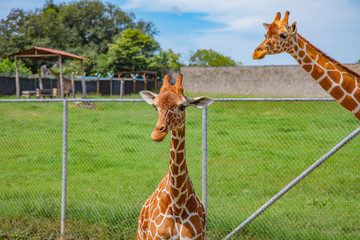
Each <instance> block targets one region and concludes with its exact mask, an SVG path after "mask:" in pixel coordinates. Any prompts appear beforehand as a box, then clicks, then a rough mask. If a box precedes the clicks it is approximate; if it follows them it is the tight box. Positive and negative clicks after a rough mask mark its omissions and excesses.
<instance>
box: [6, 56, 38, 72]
mask: <svg viewBox="0 0 360 240" xmlns="http://www.w3.org/2000/svg"><path fill="white" fill-rule="evenodd" d="M18 69H19V73H28V74H31V71H30V68H27V67H26V66H25V65H24V64H23V63H22V62H21V61H20V60H19V61H18ZM15 71H16V70H15V61H10V60H9V59H8V58H4V59H0V73H14V72H15Z"/></svg>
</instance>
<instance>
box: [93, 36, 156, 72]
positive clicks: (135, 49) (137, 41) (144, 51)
mask: <svg viewBox="0 0 360 240" xmlns="http://www.w3.org/2000/svg"><path fill="white" fill-rule="evenodd" d="M158 49H159V45H158V43H157V42H156V41H155V40H154V39H153V38H151V36H150V35H146V34H144V33H143V32H142V31H140V30H139V29H135V30H133V29H126V30H124V31H123V33H122V34H121V36H120V38H118V39H117V40H116V41H115V43H113V44H109V52H108V54H107V55H106V56H102V57H101V58H100V59H101V60H104V59H105V58H107V61H106V62H107V64H106V67H107V69H108V70H110V71H113V72H118V71H135V70H137V71H139V70H146V69H147V68H149V67H150V66H151V59H152V57H153V54H154V52H155V51H156V50H158Z"/></svg>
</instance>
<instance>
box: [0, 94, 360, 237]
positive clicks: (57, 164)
mask: <svg viewBox="0 0 360 240" xmlns="http://www.w3.org/2000/svg"><path fill="white" fill-rule="evenodd" d="M0 116H1V118H0V134H1V138H0V150H1V151H0V152H1V153H0V203H1V204H0V237H5V238H6V237H8V238H14V237H23V238H24V237H25V238H26V237H30V238H34V237H35V238H37V237H44V236H45V237H49V235H50V236H57V237H58V236H59V234H60V235H62V236H64V237H65V238H97V239H101V238H104V239H108V238H118V239H134V238H135V236H136V224H137V217H138V214H139V212H140V208H141V206H142V204H143V202H144V201H145V200H146V198H147V197H148V196H149V195H150V194H151V192H152V191H153V190H154V189H155V187H156V186H157V183H158V182H159V181H160V179H161V178H162V177H163V175H164V174H165V172H166V171H167V167H168V165H167V163H168V162H167V159H168V157H169V146H168V141H166V139H165V141H163V142H162V143H155V142H153V141H151V139H150V137H149V135H150V132H151V129H152V128H153V126H154V124H155V123H156V113H155V112H154V111H153V109H151V108H150V107H148V106H147V105H146V104H144V103H143V100H141V99H65V100H59V99H54V100H48V99H46V100H45V99H38V100H27V99H1V100H0ZM201 116H202V117H201ZM201 119H202V120H201ZM357 127H359V123H358V120H357V119H355V118H353V116H352V115H351V114H348V113H347V112H346V111H345V110H343V109H342V108H341V106H339V105H338V104H336V103H335V102H333V101H332V100H331V99H303V98H296V99H291V98H290V99H283V98H280V99H273V98H239V99H216V102H215V103H214V104H213V105H211V106H210V107H209V109H204V110H203V112H201V111H199V110H198V109H191V108H189V109H188V110H187V136H186V142H187V146H188V147H187V152H186V153H187V162H188V167H189V171H190V176H191V179H192V181H193V183H194V186H195V189H196V191H197V194H198V195H199V196H201V195H202V200H203V201H204V205H205V206H206V208H207V214H208V217H207V239H221V238H224V237H226V236H227V238H230V237H233V238H235V239H236V237H239V239H243V238H244V237H245V238H254V239H299V238H300V239H304V238H306V239H340V238H341V239H354V238H359V237H360V235H359V226H360V222H359V221H360V220H359V219H360V214H359V212H360V211H359V210H360V209H359V206H358V204H357V203H358V200H359V198H360V192H359V184H360V178H359V175H360V173H359V170H358V168H357V166H358V159H359V155H358V150H357V149H358V148H359V145H360V144H359V141H358V139H355V140H354V141H352V142H351V143H349V144H348V145H347V146H346V148H345V149H343V150H340V151H339V152H338V153H337V154H336V155H334V156H333V157H332V158H331V160H329V161H328V164H326V165H325V167H324V166H322V167H321V168H319V169H318V170H317V171H316V172H314V173H313V174H311V175H310V176H308V177H307V178H306V180H305V181H304V183H301V184H300V185H299V186H296V189H294V190H293V191H291V192H289V193H288V194H286V195H285V196H284V197H283V199H282V200H281V201H279V202H278V203H277V204H276V205H275V206H274V207H273V208H271V209H269V210H268V211H267V212H265V213H264V214H262V215H261V216H259V217H258V219H257V220H256V221H254V222H253V223H252V224H251V225H247V226H246V228H242V227H241V228H242V230H241V231H239V233H240V234H237V235H235V232H237V231H238V230H239V229H240V228H239V227H237V225H238V224H239V222H242V221H243V220H245V219H247V218H248V217H249V216H250V215H252V214H253V213H254V212H255V213H256V209H258V208H259V207H260V206H261V205H262V204H263V203H264V202H266V201H267V200H268V199H270V198H272V196H274V195H276V193H278V192H279V190H281V188H282V187H283V186H285V185H287V184H288V183H289V182H290V181H291V180H292V179H294V178H295V177H296V176H298V175H299V173H301V172H302V171H303V170H304V169H305V168H306V167H307V166H309V165H310V164H311V163H312V162H313V161H314V160H316V159H319V158H321V156H322V155H324V154H325V153H326V152H327V151H328V150H329V149H331V148H332V147H333V146H334V145H336V144H337V143H339V142H340V141H341V139H343V138H344V137H346V136H347V135H348V134H349V133H351V132H352V131H353V130H354V129H355V128H357ZM201 146H202V147H201ZM201 159H202V161H201ZM292 187H293V186H292ZM200 192H202V194H201V193H200ZM345 196H346V198H345ZM60 219H61V221H60V222H59V220H60ZM251 220H253V219H251ZM19 225H22V226H23V227H19ZM34 225H36V226H37V227H36V228H35V230H34ZM1 226H3V227H1ZM23 228H25V229H26V230H19V229H23ZM45 229H47V230H45ZM48 229H53V231H54V232H55V233H49V230H48ZM56 229H59V230H56ZM234 229H235V230H236V231H235V230H234ZM233 230H234V232H232V231H233ZM230 232H232V233H231V236H229V233H230ZM52 234H53V235H52ZM50 238H51V237H50Z"/></svg>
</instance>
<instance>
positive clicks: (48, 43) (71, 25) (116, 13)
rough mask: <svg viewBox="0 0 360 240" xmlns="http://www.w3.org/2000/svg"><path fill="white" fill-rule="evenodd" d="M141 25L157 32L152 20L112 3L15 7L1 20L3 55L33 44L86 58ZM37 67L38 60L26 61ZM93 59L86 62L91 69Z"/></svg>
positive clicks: (105, 49) (86, 1)
mask: <svg viewBox="0 0 360 240" xmlns="http://www.w3.org/2000/svg"><path fill="white" fill-rule="evenodd" d="M128 28H131V29H139V30H140V31H142V32H143V33H145V34H147V35H150V36H153V35H155V34H156V33H157V30H156V28H155V27H154V25H153V24H152V23H151V22H147V21H144V20H138V21H135V15H134V14H133V13H125V12H123V11H122V10H121V9H120V8H119V7H116V6H115V5H112V4H110V3H106V4H104V3H103V2H101V1H98V0H80V1H71V2H68V3H60V4H55V3H54V1H53V0H47V1H46V2H45V4H44V6H43V7H42V8H41V9H36V10H35V11H24V10H21V9H13V10H12V11H11V12H10V14H9V15H8V16H7V18H6V19H3V20H1V22H0V57H6V56H7V55H8V54H10V53H13V52H17V51H20V50H23V49H26V48H31V47H33V46H42V47H47V48H54V49H60V50H63V51H67V52H71V53H74V54H77V55H81V56H84V57H87V58H91V59H93V60H96V59H94V58H93V57H95V58H97V57H98V56H100V55H102V54H105V53H107V52H108V46H109V44H110V43H113V42H114V40H116V39H118V38H119V36H120V35H121V33H122V32H123V31H124V30H125V29H128ZM24 62H25V63H26V64H27V66H31V67H32V70H33V71H34V72H36V71H37V64H36V63H35V62H33V61H24ZM93 67H95V64H94V61H90V63H86V64H85V71H86V72H88V73H89V72H92V71H93V70H92V68H93Z"/></svg>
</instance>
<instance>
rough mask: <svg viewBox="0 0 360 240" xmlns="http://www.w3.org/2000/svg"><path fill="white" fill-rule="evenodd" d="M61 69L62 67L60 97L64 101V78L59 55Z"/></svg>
mask: <svg viewBox="0 0 360 240" xmlns="http://www.w3.org/2000/svg"><path fill="white" fill-rule="evenodd" d="M59 67H60V96H61V99H64V78H63V70H62V59H61V55H59Z"/></svg>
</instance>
